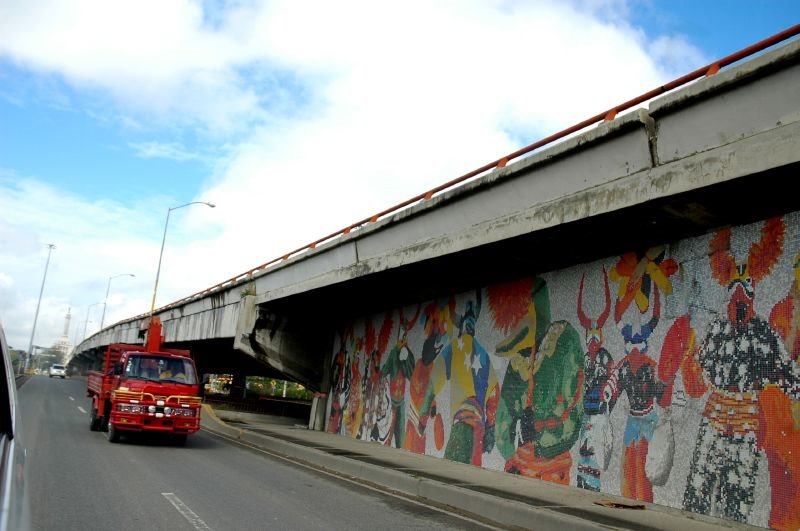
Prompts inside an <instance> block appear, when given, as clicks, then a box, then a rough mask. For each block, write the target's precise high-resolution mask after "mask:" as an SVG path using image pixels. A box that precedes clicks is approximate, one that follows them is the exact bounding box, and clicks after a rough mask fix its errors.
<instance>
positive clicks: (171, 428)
mask: <svg viewBox="0 0 800 531" xmlns="http://www.w3.org/2000/svg"><path fill="white" fill-rule="evenodd" d="M197 413H198V415H197V416H195V417H184V416H175V417H168V416H164V415H163V414H160V413H155V414H152V413H149V414H132V413H120V412H114V413H112V414H111V419H110V420H109V421H110V422H111V424H113V425H114V427H115V428H116V429H118V430H124V431H154V432H156V431H158V432H168V433H174V434H191V433H194V432H196V431H197V430H199V429H200V416H199V413H200V412H199V411H198V412H197Z"/></svg>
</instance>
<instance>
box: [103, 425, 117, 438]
mask: <svg viewBox="0 0 800 531" xmlns="http://www.w3.org/2000/svg"><path fill="white" fill-rule="evenodd" d="M106 438H108V442H112V443H118V442H119V430H118V429H117V428H115V427H114V425H113V424H109V425H108V433H107V434H106Z"/></svg>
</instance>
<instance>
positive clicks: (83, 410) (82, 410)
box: [78, 406, 86, 415]
mask: <svg viewBox="0 0 800 531" xmlns="http://www.w3.org/2000/svg"><path fill="white" fill-rule="evenodd" d="M78 409H80V410H81V413H83V414H84V415H85V414H86V410H85V409H83V408H82V407H81V406H78Z"/></svg>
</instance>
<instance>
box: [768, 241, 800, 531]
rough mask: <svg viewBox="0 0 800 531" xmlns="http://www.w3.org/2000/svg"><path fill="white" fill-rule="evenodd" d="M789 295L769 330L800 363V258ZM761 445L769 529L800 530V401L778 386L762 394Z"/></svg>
mask: <svg viewBox="0 0 800 531" xmlns="http://www.w3.org/2000/svg"><path fill="white" fill-rule="evenodd" d="M793 273H794V277H793V279H792V285H791V287H790V288H789V293H788V294H787V295H786V297H784V298H783V300H781V301H780V302H778V304H776V305H775V307H774V308H773V309H772V312H771V313H770V317H769V323H770V326H772V328H773V329H774V330H775V331H776V332H777V333H778V335H779V336H780V337H781V339H782V340H783V343H784V346H785V347H786V352H787V353H788V355H789V357H790V358H791V359H792V360H793V361H794V363H795V364H798V363H800V255H797V256H795V259H794V268H793ZM758 402H759V406H760V411H759V419H758V428H759V430H758V441H759V444H760V445H761V446H762V448H764V452H765V453H766V455H767V463H768V466H769V476H770V483H771V486H772V489H771V490H772V507H771V510H770V515H769V526H770V527H771V528H773V529H800V455H798V448H800V401H799V400H791V399H789V397H787V396H786V395H785V394H784V393H783V392H782V391H781V390H780V389H779V388H778V387H777V386H767V387H766V388H765V389H764V390H762V391H761V393H759V396H758Z"/></svg>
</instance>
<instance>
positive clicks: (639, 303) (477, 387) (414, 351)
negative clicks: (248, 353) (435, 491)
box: [327, 213, 800, 529]
mask: <svg viewBox="0 0 800 531" xmlns="http://www.w3.org/2000/svg"><path fill="white" fill-rule="evenodd" d="M443 280H446V279H443ZM799 332H800V213H792V214H789V215H787V216H783V217H779V218H773V219H769V220H765V221H762V222H759V223H754V224H752V225H746V226H741V227H735V228H723V229H720V230H718V231H716V232H713V233H710V234H708V235H705V236H702V237H698V238H692V239H687V240H682V241H679V242H676V243H674V244H670V245H664V246H660V247H655V248H652V249H647V250H643V251H640V252H636V251H632V252H630V253H627V254H625V255H623V256H616V257H609V258H608V259H604V260H600V261H598V262H594V263H589V264H582V265H580V266H576V267H572V268H569V269H564V270H560V271H553V272H549V273H545V274H541V275H537V276H531V277H527V278H521V279H519V280H517V281H514V282H510V283H505V284H496V285H490V286H484V287H480V288H477V289H475V290H474V291H470V292H465V293H459V294H453V295H452V296H448V297H444V298H442V299H439V300H433V301H423V302H420V303H419V304H418V305H415V306H411V307H405V308H397V309H395V310H393V311H390V312H387V313H385V314H381V315H371V316H366V317H364V318H361V319H358V320H355V321H354V322H351V323H348V324H347V326H346V327H344V328H343V329H342V330H340V331H338V333H337V336H336V340H335V347H334V348H335V352H334V356H333V372H332V373H333V378H334V379H333V385H332V389H331V393H330V395H329V396H330V399H329V403H328V408H329V413H328V421H327V429H328V430H329V431H330V432H333V433H339V434H341V435H343V436H347V437H352V438H359V439H363V440H370V441H376V442H377V443H381V444H385V445H391V446H394V447H397V448H404V449H406V450H410V451H413V452H417V453H422V454H427V455H431V456H436V457H441V458H444V459H451V460H454V461H459V462H464V463H470V464H472V465H475V466H480V467H483V468H487V469H493V470H498V471H505V472H507V473H511V474H519V475H522V476H527V477H530V478H536V479H541V480H546V481H552V482H556V483H559V484H563V485H571V486H574V487H576V488H584V489H590V490H593V491H598V492H603V493H609V494H615V495H621V496H625V497H628V498H632V499H636V500H643V501H647V502H654V503H660V504H663V505H668V506H672V507H677V508H681V509H685V510H688V511H693V512H697V513H702V514H706V515H710V516H717V517H721V518H727V519H730V520H735V521H739V522H746V523H750V524H754V525H759V526H762V527H771V528H775V529H798V528H800V488H799V487H798V483H799V482H800V333H799Z"/></svg>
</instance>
